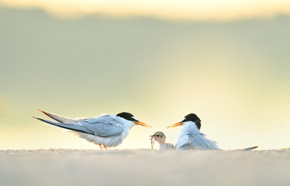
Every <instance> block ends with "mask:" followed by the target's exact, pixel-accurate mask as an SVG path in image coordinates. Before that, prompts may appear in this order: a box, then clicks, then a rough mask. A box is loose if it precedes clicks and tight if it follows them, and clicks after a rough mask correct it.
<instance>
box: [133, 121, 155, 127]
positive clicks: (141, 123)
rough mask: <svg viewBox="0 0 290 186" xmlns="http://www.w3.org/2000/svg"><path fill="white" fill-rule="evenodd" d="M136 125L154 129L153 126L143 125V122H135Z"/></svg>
mask: <svg viewBox="0 0 290 186" xmlns="http://www.w3.org/2000/svg"><path fill="white" fill-rule="evenodd" d="M134 123H135V124H136V125H141V126H143V127H149V128H152V126H151V125H147V124H146V123H143V122H141V121H134Z"/></svg>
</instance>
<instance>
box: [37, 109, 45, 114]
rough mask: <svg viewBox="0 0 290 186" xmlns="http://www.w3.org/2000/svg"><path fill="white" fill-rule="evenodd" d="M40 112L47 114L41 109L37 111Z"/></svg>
mask: <svg viewBox="0 0 290 186" xmlns="http://www.w3.org/2000/svg"><path fill="white" fill-rule="evenodd" d="M37 110H38V111H39V112H42V113H44V114H45V113H46V112H45V111H43V110H41V109H37Z"/></svg>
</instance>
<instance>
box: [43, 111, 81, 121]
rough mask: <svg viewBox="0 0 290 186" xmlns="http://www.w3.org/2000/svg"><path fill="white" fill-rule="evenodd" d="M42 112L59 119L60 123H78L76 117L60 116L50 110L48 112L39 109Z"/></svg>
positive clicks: (56, 119)
mask: <svg viewBox="0 0 290 186" xmlns="http://www.w3.org/2000/svg"><path fill="white" fill-rule="evenodd" d="M38 110H39V111H40V112H42V113H43V114H45V115H47V116H48V117H50V118H51V119H54V120H55V121H58V122H60V123H76V122H77V120H75V119H71V118H67V117H63V116H59V115H56V114H53V113H50V112H46V111H43V110H40V109H38Z"/></svg>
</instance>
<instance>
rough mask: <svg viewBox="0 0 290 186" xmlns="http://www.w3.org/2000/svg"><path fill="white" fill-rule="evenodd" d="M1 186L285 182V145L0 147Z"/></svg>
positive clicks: (289, 160) (288, 159)
mask: <svg viewBox="0 0 290 186" xmlns="http://www.w3.org/2000/svg"><path fill="white" fill-rule="evenodd" d="M0 163H1V166H0V167H1V168H0V185H1V186H8V185H9V186H14V185H15V186H16V185H23V186H26V185H27V186H28V185H29V186H33V185H42V186H51V185H62V186H63V185H194V186H197V185H235V186H237V185H238V186H239V185H241V186H242V185H243V186H245V185H253V186H254V185H255V186H257V185H263V186H267V185H269V186H270V185H271V186H272V185H279V186H283V185H285V186H286V185H290V177H289V171H290V151H287V150H268V151H251V152H243V151H168V152H160V151H150V150H145V149H144V150H108V151H99V150H63V149H49V150H2V151H0Z"/></svg>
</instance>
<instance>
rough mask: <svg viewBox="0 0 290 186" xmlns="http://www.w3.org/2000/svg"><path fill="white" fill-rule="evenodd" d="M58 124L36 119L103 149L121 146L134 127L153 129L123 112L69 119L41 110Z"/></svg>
mask: <svg viewBox="0 0 290 186" xmlns="http://www.w3.org/2000/svg"><path fill="white" fill-rule="evenodd" d="M39 111H40V112H42V113H44V114H45V115H47V116H49V117H50V118H52V119H54V120H55V121H57V122H54V121H49V120H45V119H41V118H36V117H35V118H36V119H38V120H40V121H43V122H46V123H49V124H51V125H55V126H57V127H61V128H65V129H68V130H71V131H73V132H74V133H76V134H78V136H79V137H81V138H84V139H86V140H88V141H90V142H92V143H95V144H98V145H99V146H100V148H101V149H102V146H101V145H103V147H104V148H107V147H115V146H118V145H120V144H121V143H122V142H123V140H124V139H125V138H126V137H127V136H128V134H129V132H130V129H131V128H132V127H133V126H134V125H141V126H145V127H151V126H150V125H147V124H145V123H142V122H140V121H138V120H137V119H136V118H135V117H134V116H133V115H132V114H130V113H128V112H122V113H119V114H117V115H110V114H104V115H101V116H98V117H93V118H76V119H72V118H67V117H63V116H59V115H56V114H52V113H49V112H45V111H42V110H39Z"/></svg>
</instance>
